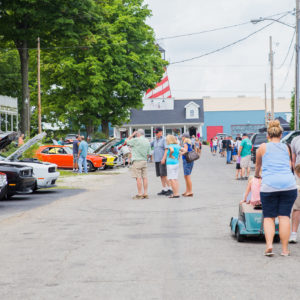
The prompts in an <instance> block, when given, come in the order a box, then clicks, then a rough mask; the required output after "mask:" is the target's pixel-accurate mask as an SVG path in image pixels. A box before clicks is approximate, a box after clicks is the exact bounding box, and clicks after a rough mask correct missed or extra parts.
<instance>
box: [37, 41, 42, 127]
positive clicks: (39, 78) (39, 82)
mask: <svg viewBox="0 0 300 300" xmlns="http://www.w3.org/2000/svg"><path fill="white" fill-rule="evenodd" d="M37 50H38V51H37V68H38V69H37V81H38V130H39V131H38V132H39V133H41V132H42V103H41V43H40V38H39V37H38V49H37Z"/></svg>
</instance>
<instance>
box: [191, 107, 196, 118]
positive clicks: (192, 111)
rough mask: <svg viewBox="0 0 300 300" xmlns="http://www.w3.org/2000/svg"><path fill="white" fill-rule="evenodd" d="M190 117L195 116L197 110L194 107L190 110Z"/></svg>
mask: <svg viewBox="0 0 300 300" xmlns="http://www.w3.org/2000/svg"><path fill="white" fill-rule="evenodd" d="M190 117H191V118H194V117H195V111H194V110H193V109H191V110H190Z"/></svg>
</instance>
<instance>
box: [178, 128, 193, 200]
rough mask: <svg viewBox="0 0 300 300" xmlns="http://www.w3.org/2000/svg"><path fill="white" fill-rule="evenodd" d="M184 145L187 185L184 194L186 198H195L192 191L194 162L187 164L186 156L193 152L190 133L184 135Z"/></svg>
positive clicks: (184, 170) (184, 166)
mask: <svg viewBox="0 0 300 300" xmlns="http://www.w3.org/2000/svg"><path fill="white" fill-rule="evenodd" d="M182 143H183V148H182V150H181V153H182V154H183V155H182V164H183V174H184V180H185V185H186V190H185V192H184V193H183V194H182V196H184V197H193V196H194V194H193V190H192V179H191V174H192V170H193V166H194V162H193V161H192V162H189V163H188V162H187V161H186V158H185V156H184V154H185V153H187V152H191V151H193V147H192V142H191V140H190V136H189V134H188V133H184V134H183V135H182Z"/></svg>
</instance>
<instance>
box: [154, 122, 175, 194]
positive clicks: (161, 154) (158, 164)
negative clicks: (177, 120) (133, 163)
mask: <svg viewBox="0 0 300 300" xmlns="http://www.w3.org/2000/svg"><path fill="white" fill-rule="evenodd" d="M155 135H156V137H155V139H154V141H153V142H151V147H153V156H154V161H155V170H156V176H157V177H160V180H161V184H162V191H161V192H159V193H157V195H165V196H170V195H171V194H172V193H173V192H172V189H171V186H170V182H169V180H168V178H167V165H166V158H167V151H168V149H167V148H168V147H167V143H166V139H165V137H163V130H162V128H160V127H158V128H156V130H155Z"/></svg>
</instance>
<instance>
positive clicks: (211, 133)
mask: <svg viewBox="0 0 300 300" xmlns="http://www.w3.org/2000/svg"><path fill="white" fill-rule="evenodd" d="M218 133H223V126H207V127H206V136H207V141H210V139H212V138H213V137H215V136H216V135H217V134H218Z"/></svg>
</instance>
